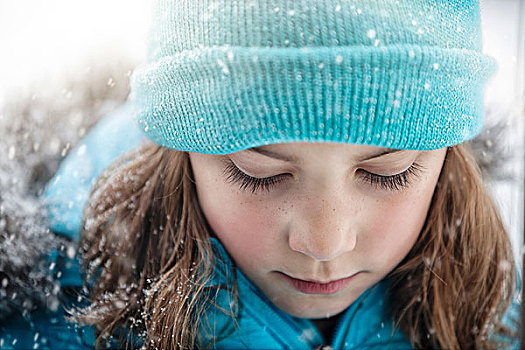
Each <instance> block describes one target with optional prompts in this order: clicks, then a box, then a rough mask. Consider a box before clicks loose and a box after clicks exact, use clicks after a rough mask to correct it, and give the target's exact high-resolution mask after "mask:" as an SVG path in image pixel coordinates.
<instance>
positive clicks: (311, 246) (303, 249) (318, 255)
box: [288, 232, 357, 261]
mask: <svg viewBox="0 0 525 350" xmlns="http://www.w3.org/2000/svg"><path fill="white" fill-rule="evenodd" d="M288 245H289V247H290V248H291V249H292V250H294V251H296V252H299V253H302V254H304V255H307V256H309V257H311V258H312V259H315V260H318V261H328V260H333V259H335V258H337V257H338V256H339V255H341V254H344V253H347V252H350V251H352V250H354V249H355V247H356V245H357V235H356V234H354V233H353V232H352V233H350V232H347V233H346V234H342V235H341V234H339V235H337V234H334V235H331V236H324V235H290V236H289V239H288Z"/></svg>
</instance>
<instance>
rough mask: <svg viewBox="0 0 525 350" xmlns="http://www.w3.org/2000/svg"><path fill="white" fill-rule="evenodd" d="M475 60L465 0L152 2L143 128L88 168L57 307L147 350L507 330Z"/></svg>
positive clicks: (415, 341)
mask: <svg viewBox="0 0 525 350" xmlns="http://www.w3.org/2000/svg"><path fill="white" fill-rule="evenodd" d="M493 68H494V64H493V61H492V60H491V59H490V58H488V57H486V56H484V55H483V54H482V53H481V38H480V18H479V4H478V3H477V2H475V1H467V0H463V1H450V2H443V1H431V0H423V1H403V2H400V1H393V0H387V1H379V0H373V1H372V0H354V1H341V2H334V1H329V0H323V1H313V0H299V1H293V2H292V1H279V2H275V1H267V0H254V1H239V0H228V1H219V0H217V1H210V0H208V1H206V0H192V1H182V0H158V1H156V2H155V5H154V8H153V24H152V30H151V32H150V45H149V55H148V62H147V64H145V65H144V66H142V67H139V68H138V69H137V70H136V71H135V72H134V75H133V79H132V94H131V96H130V101H131V103H132V104H133V112H132V114H133V115H134V116H135V118H136V120H137V125H138V126H139V127H140V130H141V132H143V133H144V135H146V137H147V138H148V139H149V141H140V147H138V148H137V149H135V150H134V151H133V152H131V153H127V154H126V155H124V156H123V157H120V158H119V159H118V160H117V161H115V162H114V163H113V164H112V165H111V166H110V167H109V168H108V169H106V170H105V171H104V173H103V174H102V175H101V176H100V177H99V178H98V180H97V181H96V184H95V185H94V187H93V190H92V192H91V196H90V199H89V201H88V204H87V206H86V208H85V210H84V213H83V222H82V225H81V227H82V237H81V248H82V249H83V253H84V255H83V258H84V261H83V262H84V269H85V271H86V272H87V274H86V275H85V282H86V283H87V285H88V287H89V291H90V300H89V301H90V305H89V306H87V307H85V308H78V309H76V310H72V311H74V313H73V317H72V318H71V320H73V321H76V322H79V323H80V324H88V325H93V326H95V328H96V332H97V333H98V339H97V345H100V341H101V340H103V339H107V338H109V337H111V336H116V335H118V336H119V344H120V345H121V346H124V344H126V345H132V346H143V347H145V348H158V349H170V348H194V347H201V348H294V349H295V348H304V349H312V348H329V347H332V348H345V349H346V348H381V349H382V348H392V349H398V348H410V347H417V348H450V349H451V348H502V347H517V346H518V344H517V339H516V338H517V332H518V320H517V308H518V304H517V303H512V299H513V297H514V293H515V290H516V279H517V276H516V270H515V268H514V261H513V255H512V250H511V247H510V244H509V240H508V238H507V235H506V232H505V230H504V227H503V225H502V222H501V220H500V218H499V215H498V213H497V212H496V209H495V206H494V204H493V203H492V201H491V200H490V198H489V196H488V194H487V193H486V191H485V188H484V185H483V183H482V181H481V178H480V173H479V169H478V167H477V165H476V163H475V161H474V159H473V158H472V156H471V153H470V151H469V147H468V142H466V141H468V140H470V139H472V138H473V137H475V136H476V135H477V134H478V133H479V132H480V130H481V127H482V124H483V114H484V112H483V108H482V96H483V89H484V86H485V83H486V81H487V79H488V77H489V76H490V74H491V73H492V71H493ZM126 123H127V121H125V120H122V121H121V122H120V123H116V124H111V123H110V125H111V127H108V128H106V129H111V130H113V131H115V130H116V133H117V139H122V140H126V139H128V138H130V137H131V138H132V139H135V137H136V136H135V134H133V133H131V134H130V133H129V132H128V131H127V129H126V128H127V126H126ZM121 128H122V129H121ZM104 130H105V129H104V128H101V129H100V130H98V131H97V133H98V134H99V135H104V133H105V131H104ZM130 135H132V136H130ZM151 141H152V142H151ZM117 143H118V142H117ZM97 147H98V149H102V151H103V152H102V154H104V151H105V152H106V153H108V152H109V153H110V154H112V156H113V157H116V156H118V155H120V154H121V153H122V152H121V151H122V150H120V151H118V152H112V151H111V150H107V149H105V148H104V146H101V145H97V144H94V145H93V144H91V145H88V146H87V148H86V146H85V145H84V148H83V150H82V152H77V154H78V153H82V154H85V153H86V152H87V153H88V154H91V155H92V157H98V156H99V155H100V153H99V152H98V151H97ZM70 162H71V160H70ZM62 175H63V174H62ZM66 177H67V173H66ZM93 178H94V177H91V178H90V179H93ZM90 181H91V180H90ZM57 184H60V181H55V182H54V183H53V182H52V185H51V186H50V187H49V188H48V198H52V197H53V193H57V188H56V186H58V185H57ZM61 193H62V195H63V194H64V193H66V192H61Z"/></svg>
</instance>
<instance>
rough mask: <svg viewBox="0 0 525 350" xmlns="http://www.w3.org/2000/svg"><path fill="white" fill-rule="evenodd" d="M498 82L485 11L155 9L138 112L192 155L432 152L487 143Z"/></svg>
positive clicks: (263, 5)
mask: <svg viewBox="0 0 525 350" xmlns="http://www.w3.org/2000/svg"><path fill="white" fill-rule="evenodd" d="M494 70H495V62H494V60H493V59H492V58H490V57H487V56H485V55H483V54H482V53H481V34H480V12H479V3H478V2H477V1H466V0H460V1H430V0H402V1H396V0H346V1H344V0H341V1H334V0H252V1H241V0H218V1H213V0H156V1H155V2H154V8H153V17H152V27H151V30H150V33H149V46H148V59H147V62H146V63H145V64H144V65H142V66H140V67H138V68H137V69H136V70H135V72H134V73H133V76H132V82H131V84H132V93H131V95H130V99H131V100H132V101H133V104H134V109H135V114H136V118H137V122H138V124H139V126H140V128H141V129H142V130H143V131H144V132H145V133H146V135H147V136H148V138H150V139H151V140H152V141H154V142H155V143H157V144H159V145H162V146H165V147H169V148H174V149H178V150H183V151H192V152H199V153H208V154H228V153H233V152H237V151H240V150H244V149H247V148H250V147H257V146H261V145H266V144H272V143H282V142H295V141H305V142H308V141H310V142H342V143H354V144H365V145H375V146H382V147H387V148H399V149H418V150H429V149H437V148H441V147H445V146H450V145H454V144H457V143H460V142H463V141H465V140H469V139H471V138H473V137H474V136H476V135H477V134H478V133H479V132H480V131H481V128H482V124H483V119H484V109H483V94H484V87H485V85H486V81H487V79H488V78H489V76H490V75H491V74H492V73H493V71H494Z"/></svg>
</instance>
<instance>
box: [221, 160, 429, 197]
mask: <svg viewBox="0 0 525 350" xmlns="http://www.w3.org/2000/svg"><path fill="white" fill-rule="evenodd" d="M421 170H423V167H422V166H421V165H419V164H417V163H415V162H414V163H413V164H412V165H411V166H410V167H409V168H408V169H407V170H405V171H403V172H402V173H399V174H394V175H389V176H383V175H377V174H373V173H370V172H368V171H365V170H362V171H363V172H364V174H363V176H362V179H363V181H364V182H370V185H371V186H373V187H375V188H378V187H381V188H382V189H385V190H391V191H399V190H401V189H403V188H405V187H407V186H408V185H409V184H410V183H411V180H412V178H415V177H417V176H419V173H420V171H421ZM224 175H225V176H227V181H229V182H231V183H239V184H240V189H241V190H246V189H247V188H248V187H250V186H251V192H252V193H255V192H258V191H260V190H265V191H267V192H270V189H271V188H272V187H273V186H275V185H277V184H278V183H279V182H281V181H282V179H283V178H284V177H287V176H288V175H286V174H281V175H276V176H271V177H265V178H257V177H252V176H250V175H247V174H245V173H244V172H242V171H241V170H240V169H239V168H238V167H237V166H236V165H235V164H234V163H233V162H231V161H230V162H229V164H228V165H227V167H226V168H225V170H224Z"/></svg>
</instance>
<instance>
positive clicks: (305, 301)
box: [274, 296, 355, 319]
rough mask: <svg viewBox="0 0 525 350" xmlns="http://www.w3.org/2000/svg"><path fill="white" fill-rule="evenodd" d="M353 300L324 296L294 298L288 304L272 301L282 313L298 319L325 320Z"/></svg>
mask: <svg viewBox="0 0 525 350" xmlns="http://www.w3.org/2000/svg"><path fill="white" fill-rule="evenodd" d="M354 300H355V298H354V299H351V300H348V299H347V300H345V301H342V300H330V298H327V297H326V296H309V297H306V298H296V299H295V300H293V301H290V302H289V303H285V304H282V303H279V302H276V301H274V304H275V305H276V306H277V307H278V308H279V309H281V310H283V311H284V312H286V313H288V314H290V315H292V316H294V317H299V318H309V319H317V318H327V317H331V316H334V315H337V314H338V313H340V312H342V311H344V310H345V309H346V308H347V307H348V306H350V305H351V304H352V303H353V302H354Z"/></svg>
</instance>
